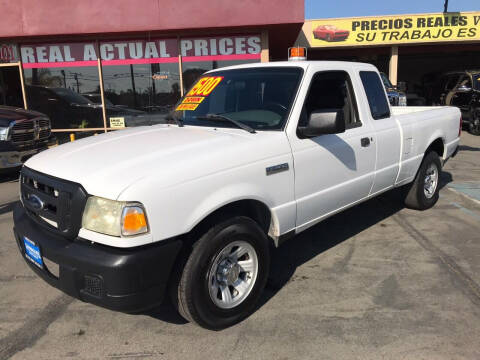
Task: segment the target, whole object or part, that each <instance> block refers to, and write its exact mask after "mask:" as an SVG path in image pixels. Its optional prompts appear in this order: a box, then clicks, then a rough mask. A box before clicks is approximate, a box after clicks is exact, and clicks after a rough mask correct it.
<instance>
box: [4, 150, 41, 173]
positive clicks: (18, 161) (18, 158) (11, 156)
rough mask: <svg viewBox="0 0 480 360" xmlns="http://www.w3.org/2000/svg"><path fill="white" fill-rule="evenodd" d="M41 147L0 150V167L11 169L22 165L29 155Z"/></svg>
mask: <svg viewBox="0 0 480 360" xmlns="http://www.w3.org/2000/svg"><path fill="white" fill-rule="evenodd" d="M41 150H43V149H33V150H24V151H6V152H0V169H13V168H18V167H20V166H22V164H23V163H24V162H25V161H27V160H28V158H30V157H31V156H33V155H35V154H37V153H38V152H40V151H41Z"/></svg>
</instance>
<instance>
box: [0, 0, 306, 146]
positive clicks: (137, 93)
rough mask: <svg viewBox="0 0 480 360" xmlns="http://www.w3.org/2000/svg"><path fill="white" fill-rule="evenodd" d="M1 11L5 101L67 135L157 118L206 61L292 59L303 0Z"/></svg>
mask: <svg viewBox="0 0 480 360" xmlns="http://www.w3.org/2000/svg"><path fill="white" fill-rule="evenodd" d="M247 5H248V6H247ZM0 12H1V13H2V14H8V15H4V16H3V18H2V22H1V23H0V62H1V64H0V104H3V105H10V106H19V107H26V108H28V109H32V110H37V111H40V112H42V113H46V114H47V115H49V116H50V118H51V121H52V128H53V132H54V133H56V136H57V138H58V139H59V140H60V142H62V141H65V140H66V139H68V138H69V134H70V133H74V134H75V135H76V137H77V138H78V137H82V136H88V135H92V134H95V133H99V132H103V131H108V130H111V129H118V128H122V127H124V126H137V125H143V124H152V123H155V122H158V121H160V120H161V119H163V117H162V115H163V116H164V115H165V114H166V113H168V112H169V111H170V110H172V108H173V106H174V105H175V103H176V102H177V101H178V99H179V98H180V96H181V95H182V94H183V92H184V91H185V89H187V88H189V87H190V86H191V85H192V83H193V82H194V81H195V79H197V78H198V77H199V76H200V74H202V73H203V72H205V71H207V70H211V69H215V68H218V67H224V66H228V65H235V64H242V63H252V62H261V61H264V62H265V61H269V60H278V59H284V58H285V54H286V48H285V46H286V45H287V44H293V43H294V41H295V39H296V38H297V36H298V33H299V32H300V31H301V28H302V26H303V22H304V1H303V0H280V1H278V0H277V1H272V0H256V1H255V2H248V4H246V3H244V2H225V1H222V0H212V1H207V2H198V1H192V0H186V1H180V2H178V1H177V2H166V1H165V2H158V1H152V0H136V1H129V0H118V1H115V6H113V4H112V3H110V2H101V1H100V2H99V1H93V0H85V1H81V2H74V1H72V0H65V1H62V2H61V3H57V2H56V3H55V6H52V3H51V2H49V1H47V0H24V1H21V2H2V3H1V4H0Z"/></svg>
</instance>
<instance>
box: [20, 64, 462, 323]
mask: <svg viewBox="0 0 480 360" xmlns="http://www.w3.org/2000/svg"><path fill="white" fill-rule="evenodd" d="M168 119H169V123H167V124H162V125H155V126H150V127H139V128H132V129H127V130H122V131H117V132H114V133H109V134H104V135H100V136H95V137H90V138H86V139H83V140H80V141H75V142H73V143H69V144H65V145H61V146H58V147H56V148H53V149H50V150H47V151H45V152H42V153H41V154H38V155H36V156H34V157H33V158H31V159H30V160H28V161H27V162H26V164H25V166H24V167H23V169H22V172H21V177H20V196H21V203H19V204H18V206H17V207H16V208H15V210H14V224H15V225H14V233H15V237H16V240H17V242H18V246H19V249H20V252H21V254H22V256H23V257H24V259H25V260H26V262H27V263H28V264H29V265H31V267H32V269H34V270H35V272H36V273H37V274H38V275H39V276H41V277H42V278H43V279H45V280H46V281H47V282H49V283H50V284H51V285H53V286H55V287H57V288H58V289H60V290H62V291H64V292H65V293H67V294H69V295H71V296H73V297H76V298H79V299H81V300H83V301H87V302H90V303H93V304H97V305H100V306H104V307H106V308H110V309H114V310H119V311H125V312H137V311H142V310H143V309H146V308H148V307H152V306H155V305H156V304H159V303H160V302H161V301H162V299H163V297H164V294H165V293H168V292H170V294H171V295H172V299H173V300H174V301H173V302H174V303H175V304H176V306H177V307H178V310H179V312H180V314H181V315H182V316H184V317H185V318H186V319H187V320H190V321H193V322H195V323H197V324H199V325H200V326H203V327H206V328H209V329H221V328H225V327H227V326H230V325H232V324H235V323H237V322H239V321H240V320H242V319H243V318H245V317H246V316H248V315H249V314H250V313H251V312H252V311H253V310H254V309H255V306H256V304H257V301H258V300H259V297H260V295H261V292H262V290H263V288H264V286H265V283H266V281H267V276H268V272H269V259H270V252H271V250H272V249H274V247H275V246H278V245H279V244H280V243H281V242H282V241H284V240H286V239H288V238H291V237H293V236H294V235H295V234H298V233H299V232H301V231H303V230H305V229H307V228H309V227H311V226H313V225H315V224H316V223H318V222H319V221H322V220H323V219H325V218H327V217H329V216H331V215H333V214H335V213H338V212H340V211H342V210H344V209H346V208H348V207H351V206H354V205H355V204H358V203H360V202H362V201H365V200H367V199H369V198H372V197H374V196H376V195H378V194H380V193H383V192H385V191H387V190H389V189H392V188H396V187H400V186H405V189H406V191H405V194H406V198H405V203H406V205H407V206H409V207H411V208H416V209H419V210H423V209H428V208H430V207H431V206H433V205H434V204H435V202H436V201H437V199H438V190H439V189H438V184H439V175H440V172H441V169H442V164H443V162H444V161H446V160H447V159H448V158H449V157H451V156H452V155H454V154H455V152H456V149H457V147H458V144H459V135H460V124H461V116H460V111H459V110H458V109H456V108H451V107H438V108H412V107H404V108H392V107H390V105H389V102H388V98H387V95H386V93H385V88H384V86H383V84H382V81H381V79H380V76H379V73H378V71H377V69H376V68H375V67H374V66H372V65H368V64H360V63H347V62H310V61H305V62H301V61H296V62H295V61H294V62H278V63H265V64H250V65H241V66H234V67H229V68H223V69H218V70H214V71H210V72H208V73H206V74H204V76H203V77H202V78H201V79H200V80H199V81H198V82H197V83H196V84H195V85H194V86H193V87H192V88H191V89H190V91H189V92H188V93H187V94H186V95H185V96H184V97H183V98H182V99H181V100H180V101H179V103H178V104H177V106H176V109H175V111H174V112H172V114H171V115H170V117H169V118H168ZM167 289H169V290H170V291H167Z"/></svg>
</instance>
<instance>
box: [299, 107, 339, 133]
mask: <svg viewBox="0 0 480 360" xmlns="http://www.w3.org/2000/svg"><path fill="white" fill-rule="evenodd" d="M343 132H345V117H344V114H343V110H340V109H326V110H320V111H313V112H312V113H311V114H310V117H309V119H308V125H307V126H302V127H299V128H298V135H299V136H300V137H302V138H310V137H316V136H320V135H326V134H340V133H343Z"/></svg>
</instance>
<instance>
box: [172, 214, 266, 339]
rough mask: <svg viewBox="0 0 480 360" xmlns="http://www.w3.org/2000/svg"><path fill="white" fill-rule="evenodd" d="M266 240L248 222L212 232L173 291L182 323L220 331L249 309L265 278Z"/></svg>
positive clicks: (238, 221) (224, 225) (241, 219)
mask: <svg viewBox="0 0 480 360" xmlns="http://www.w3.org/2000/svg"><path fill="white" fill-rule="evenodd" d="M269 266H270V255H269V244H268V238H267V236H266V234H264V233H263V231H262V230H261V229H260V227H259V226H258V225H257V224H256V223H255V222H254V221H253V220H251V219H250V218H247V217H234V218H232V219H230V220H227V221H224V222H222V223H220V224H218V225H215V226H214V227H212V228H211V229H210V230H209V231H207V232H206V233H205V234H204V235H203V236H202V237H201V238H200V240H198V242H197V243H195V245H194V249H193V251H192V253H191V254H190V256H189V258H188V260H187V262H186V264H185V267H184V269H183V273H182V276H181V279H180V282H179V285H178V293H177V295H178V310H179V312H180V314H181V315H182V316H183V317H184V318H185V319H187V320H189V321H192V322H195V323H197V324H198V325H200V326H202V327H205V328H208V329H214V330H216V329H222V328H226V327H228V326H231V325H234V324H236V323H238V322H239V321H241V320H243V319H244V318H246V317H247V316H248V315H250V313H251V312H252V311H253V310H254V309H255V306H256V304H257V303H258V300H259V298H260V296H261V293H262V290H263V288H264V287H265V283H266V281H267V277H268V269H269Z"/></svg>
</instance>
